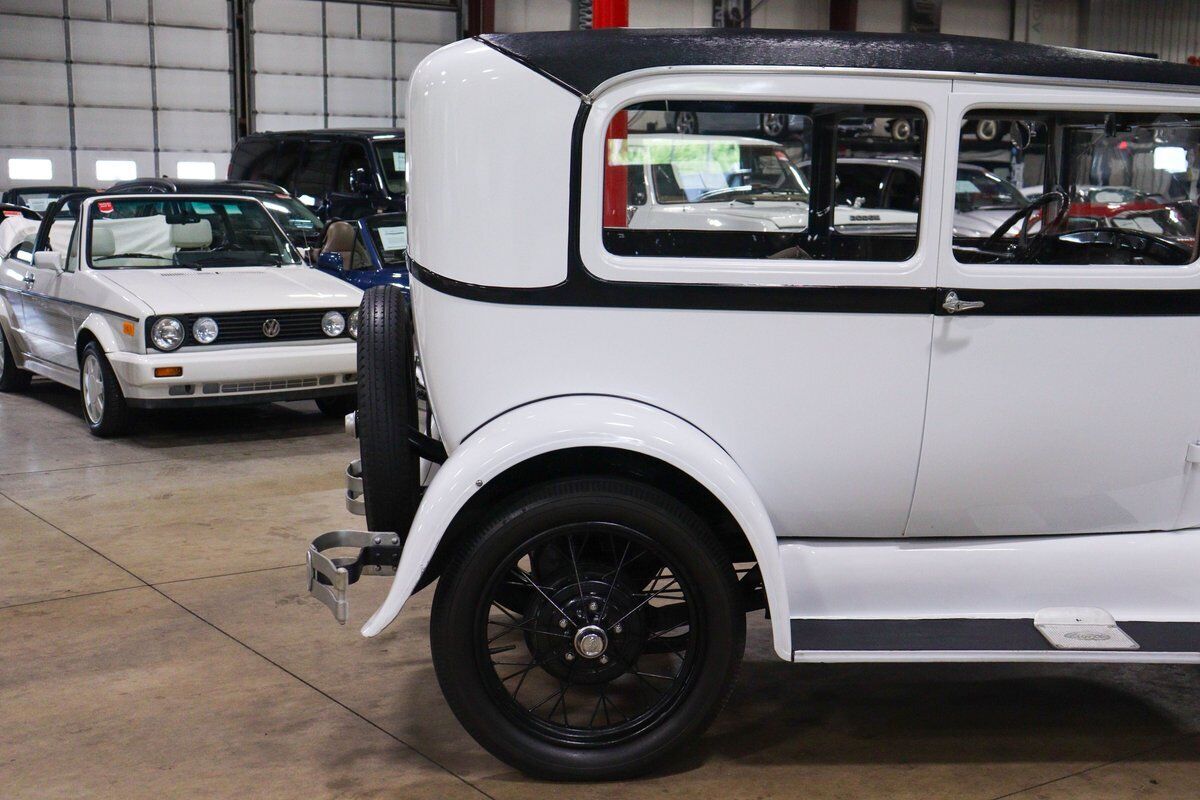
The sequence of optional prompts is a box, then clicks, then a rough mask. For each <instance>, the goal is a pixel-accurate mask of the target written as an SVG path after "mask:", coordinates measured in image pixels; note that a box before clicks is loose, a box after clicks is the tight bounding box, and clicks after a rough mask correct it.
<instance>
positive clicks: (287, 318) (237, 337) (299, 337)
mask: <svg viewBox="0 0 1200 800" xmlns="http://www.w3.org/2000/svg"><path fill="white" fill-rule="evenodd" d="M353 310H354V309H351V308H337V309H330V308H314V309H301V310H287V311H239V312H236V313H228V314H181V315H178V316H176V317H175V318H176V319H178V320H179V321H180V322H182V323H183V327H184V333H185V338H184V340H183V345H182V346H183V347H210V346H211V347H216V346H218V345H223V344H254V343H261V342H302V341H314V340H316V341H339V340H342V339H349V338H350V328H349V320H350V312H351V311H353ZM329 311H340V312H341V314H342V316H343V317H345V318H346V322H347V325H346V330H344V331H342V335H341V336H336V337H330V336H326V335H325V332H324V331H322V330H321V318H322V317H324V316H325V314H326V313H327V312H329ZM201 317H212V318H213V319H214V320H216V322H217V328H218V329H219V330H218V333H217V340H216V341H215V342H213V343H212V345H202V344H200V343H199V342H197V341H196V339H195V338H194V337H193V336H192V326H193V325H194V324H195V322H196V320H198V319H200V318H201ZM157 319H158V318H157V317H155V318H152V319H150V320H149V321H148V323H147V325H146V344H147V346H148V347H150V348H153V347H154V343H153V342H151V341H150V331H151V329H152V328H153V327H154V323H155V322H156V321H157ZM270 319H273V320H276V321H277V322H278V323H279V335H278V336H274V337H269V336H267V335H266V334H265V333H263V324H264V323H265V322H266V321H267V320H270Z"/></svg>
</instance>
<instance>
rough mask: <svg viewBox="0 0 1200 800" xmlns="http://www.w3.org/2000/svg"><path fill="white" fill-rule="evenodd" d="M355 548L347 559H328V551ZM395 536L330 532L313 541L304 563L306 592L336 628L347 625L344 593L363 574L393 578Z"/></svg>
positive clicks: (397, 541) (397, 542) (397, 554)
mask: <svg viewBox="0 0 1200 800" xmlns="http://www.w3.org/2000/svg"><path fill="white" fill-rule="evenodd" d="M347 548H357V549H358V552H357V553H356V554H354V555H350V556H339V557H333V558H331V557H329V556H327V555H325V552H326V551H328V550H337V549H347ZM402 549H403V548H402V546H401V543H400V537H399V536H398V535H397V534H394V533H370V532H368V531H330V532H329V533H323V534H321V535H320V536H318V537H317V538H315V539H313V540H312V544H310V545H309V546H308V553H307V554H306V557H305V562H306V563H307V568H308V593H309V594H311V595H312V596H313V597H315V598H317V599H318V600H320V601H321V602H322V603H324V604H325V605H327V606H328V607H329V610H330V611H332V612H333V616H334V619H336V620H337V621H338V624H339V625H345V624H346V618H347V616H348V615H349V611H350V602H349V600H348V599H347V598H346V590H347V589H348V588H349V587H350V584H352V583H355V582H357V581H358V579H359V578H361V577H362V576H363V575H395V574H396V566H397V565H398V564H399V563H400V551H401V550H402Z"/></svg>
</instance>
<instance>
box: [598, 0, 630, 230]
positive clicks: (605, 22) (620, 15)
mask: <svg viewBox="0 0 1200 800" xmlns="http://www.w3.org/2000/svg"><path fill="white" fill-rule="evenodd" d="M592 27H593V28H628V27H629V0H593V2H592ZM628 134H629V123H628V121H627V119H626V114H625V112H624V111H618V112H617V114H616V116H614V117H613V120H612V122H610V123H609V125H608V135H607V136H606V137H605V140H604V227H606V228H624V227H625V225H626V224H628V220H629V218H628V213H629V210H628V205H629V198H628V196H627V195H628V181H629V176H628V174H627V173H628V172H629V167H627V166H625V165H624V164H622V163H619V161H618V163H612V161H613V160H615V159H618V158H619V157H620V151H621V150H624V147H623V146H622V147H620V148H619V149H618V148H614V147H613V144H614V143H616V142H621V143H622V144H623V143H624V140H625V138H626V137H627V136H628ZM614 150H618V152H614Z"/></svg>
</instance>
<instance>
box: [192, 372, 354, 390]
mask: <svg viewBox="0 0 1200 800" xmlns="http://www.w3.org/2000/svg"><path fill="white" fill-rule="evenodd" d="M336 382H337V376H336V375H321V376H316V375H312V376H309V377H304V378H277V379H274V380H260V381H238V382H236V383H206V384H204V386H203V387H202V391H203V392H204V394H239V393H241V392H270V391H285V390H289V389H311V388H315V387H318V386H333V385H334V384H335V383H336Z"/></svg>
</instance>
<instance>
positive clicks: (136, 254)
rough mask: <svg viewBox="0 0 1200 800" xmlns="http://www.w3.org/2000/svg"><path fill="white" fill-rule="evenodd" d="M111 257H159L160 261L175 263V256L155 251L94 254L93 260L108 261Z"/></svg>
mask: <svg viewBox="0 0 1200 800" xmlns="http://www.w3.org/2000/svg"><path fill="white" fill-rule="evenodd" d="M110 258H157V259H158V260H159V261H169V262H171V263H172V264H174V263H175V258H174V257H168V256H158V255H154V254H153V253H113V254H112V255H107V256H92V262H93V263H95V262H97V261H107V260H109V259H110Z"/></svg>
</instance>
